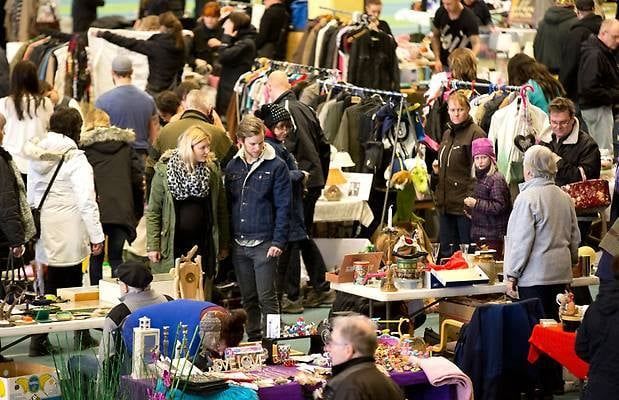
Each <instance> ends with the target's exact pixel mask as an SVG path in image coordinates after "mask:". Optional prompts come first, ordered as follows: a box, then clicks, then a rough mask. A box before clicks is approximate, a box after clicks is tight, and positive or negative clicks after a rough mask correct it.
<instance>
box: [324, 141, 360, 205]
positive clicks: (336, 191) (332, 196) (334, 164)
mask: <svg viewBox="0 0 619 400" xmlns="http://www.w3.org/2000/svg"><path fill="white" fill-rule="evenodd" d="M354 166H355V163H354V162H353V160H352V158H351V157H350V154H348V153H347V152H345V151H338V152H335V153H332V159H331V163H330V164H329V175H328V176H327V182H326V183H325V185H326V188H325V198H326V199H327V200H329V201H338V200H340V199H341V198H342V197H343V196H344V192H343V191H342V189H341V185H344V184H346V182H347V180H346V177H345V176H344V173H343V172H342V168H350V167H354Z"/></svg>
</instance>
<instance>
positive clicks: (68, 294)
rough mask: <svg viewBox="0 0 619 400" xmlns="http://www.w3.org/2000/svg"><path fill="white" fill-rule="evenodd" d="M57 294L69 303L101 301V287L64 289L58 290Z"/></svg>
mask: <svg viewBox="0 0 619 400" xmlns="http://www.w3.org/2000/svg"><path fill="white" fill-rule="evenodd" d="M56 294H57V295H58V296H60V297H62V298H63V299H65V300H69V301H92V300H99V287H97V286H85V287H72V288H62V289H58V290H56Z"/></svg>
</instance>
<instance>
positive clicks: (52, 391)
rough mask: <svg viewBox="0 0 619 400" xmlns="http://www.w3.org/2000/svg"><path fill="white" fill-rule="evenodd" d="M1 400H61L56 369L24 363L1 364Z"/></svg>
mask: <svg viewBox="0 0 619 400" xmlns="http://www.w3.org/2000/svg"><path fill="white" fill-rule="evenodd" d="M0 374H1V377H0V400H31V399H33V398H34V399H36V398H39V399H53V400H60V399H61V396H60V385H59V383H58V376H57V374H56V370H55V369H54V368H50V367H47V366H45V365H41V364H31V363H24V362H16V361H11V362H3V363H0Z"/></svg>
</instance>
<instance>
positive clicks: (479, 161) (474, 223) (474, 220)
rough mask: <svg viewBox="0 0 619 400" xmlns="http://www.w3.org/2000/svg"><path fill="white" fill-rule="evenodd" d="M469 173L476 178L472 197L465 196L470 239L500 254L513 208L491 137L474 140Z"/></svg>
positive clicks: (500, 255) (501, 253) (501, 256)
mask: <svg viewBox="0 0 619 400" xmlns="http://www.w3.org/2000/svg"><path fill="white" fill-rule="evenodd" d="M471 153H472V155H473V160H474V163H473V168H472V174H473V176H474V177H475V178H476V179H477V181H476V183H475V190H474V192H473V196H472V197H466V198H465V199H464V205H465V210H466V212H467V213H468V215H470V217H471V239H472V240H473V241H474V242H476V243H478V244H480V243H482V242H483V243H485V244H487V245H488V247H489V248H491V249H494V250H496V251H497V256H498V257H500V258H501V259H502V258H503V237H504V236H505V233H506V231H507V221H508V219H509V214H510V213H511V210H512V201H511V195H510V192H509V187H508V186H507V182H506V181H505V178H504V177H503V175H501V173H500V172H499V171H498V170H497V167H496V155H495V153H494V144H493V143H492V141H491V140H490V139H487V138H480V139H475V140H473V143H472V145H471Z"/></svg>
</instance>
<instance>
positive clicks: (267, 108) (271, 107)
mask: <svg viewBox="0 0 619 400" xmlns="http://www.w3.org/2000/svg"><path fill="white" fill-rule="evenodd" d="M254 115H255V116H256V117H258V118H260V119H261V120H262V121H263V122H264V125H265V126H266V127H267V128H269V130H271V131H272V130H273V128H274V127H275V125H277V124H278V123H279V122H282V121H286V122H292V117H291V116H290V113H289V112H288V110H286V109H285V108H284V107H283V106H280V105H279V104H275V103H270V104H265V105H263V106H262V107H260V109H259V110H256V112H255V113H254Z"/></svg>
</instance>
